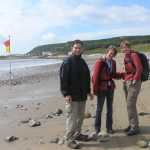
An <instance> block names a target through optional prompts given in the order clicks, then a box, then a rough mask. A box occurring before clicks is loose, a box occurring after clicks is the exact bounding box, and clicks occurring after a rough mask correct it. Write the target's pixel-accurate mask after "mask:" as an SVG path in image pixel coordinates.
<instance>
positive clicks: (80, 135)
mask: <svg viewBox="0 0 150 150" xmlns="http://www.w3.org/2000/svg"><path fill="white" fill-rule="evenodd" d="M75 140H77V141H83V142H86V141H89V137H88V135H84V134H79V135H78V136H77V137H76V138H75Z"/></svg>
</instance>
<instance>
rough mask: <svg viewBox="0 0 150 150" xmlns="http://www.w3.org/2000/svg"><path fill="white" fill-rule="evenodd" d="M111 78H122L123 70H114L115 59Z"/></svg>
mask: <svg viewBox="0 0 150 150" xmlns="http://www.w3.org/2000/svg"><path fill="white" fill-rule="evenodd" d="M113 69H114V71H113V78H114V79H123V78H124V73H123V72H117V71H116V70H117V69H116V61H113Z"/></svg>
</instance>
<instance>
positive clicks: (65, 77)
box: [60, 60, 70, 97]
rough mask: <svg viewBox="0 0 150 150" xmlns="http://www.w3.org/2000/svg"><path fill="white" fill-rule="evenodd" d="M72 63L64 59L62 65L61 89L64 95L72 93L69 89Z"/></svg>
mask: <svg viewBox="0 0 150 150" xmlns="http://www.w3.org/2000/svg"><path fill="white" fill-rule="evenodd" d="M69 78H70V65H69V61H68V60H64V62H63V63H62V65H61V67H60V90H61V93H62V94H63V96H64V97H66V96H69V95H70V89H69Z"/></svg>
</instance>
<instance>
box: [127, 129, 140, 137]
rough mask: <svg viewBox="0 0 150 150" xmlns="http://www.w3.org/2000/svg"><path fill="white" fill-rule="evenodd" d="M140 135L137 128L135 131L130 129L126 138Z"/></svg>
mask: <svg viewBox="0 0 150 150" xmlns="http://www.w3.org/2000/svg"><path fill="white" fill-rule="evenodd" d="M139 133H140V130H139V129H138V128H137V129H134V128H130V130H129V131H128V132H127V135H128V136H133V135H137V134H139Z"/></svg>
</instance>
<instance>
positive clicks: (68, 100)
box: [65, 95, 72, 103]
mask: <svg viewBox="0 0 150 150" xmlns="http://www.w3.org/2000/svg"><path fill="white" fill-rule="evenodd" d="M71 101H72V98H71V96H70V95H68V96H65V102H66V103H71Z"/></svg>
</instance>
